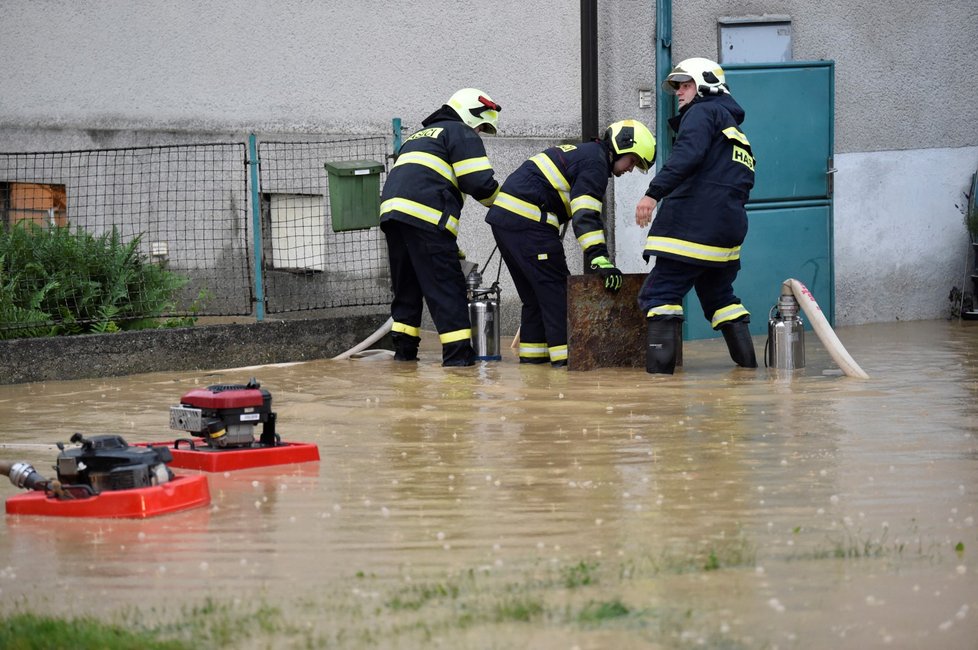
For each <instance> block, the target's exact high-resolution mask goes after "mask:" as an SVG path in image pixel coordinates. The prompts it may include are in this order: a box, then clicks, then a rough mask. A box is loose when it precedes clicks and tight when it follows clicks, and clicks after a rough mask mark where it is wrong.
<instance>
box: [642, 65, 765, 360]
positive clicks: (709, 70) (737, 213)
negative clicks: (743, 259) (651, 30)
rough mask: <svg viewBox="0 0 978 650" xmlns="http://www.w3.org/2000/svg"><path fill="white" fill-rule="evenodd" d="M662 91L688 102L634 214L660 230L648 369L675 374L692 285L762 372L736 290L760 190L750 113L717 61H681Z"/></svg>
mask: <svg viewBox="0 0 978 650" xmlns="http://www.w3.org/2000/svg"><path fill="white" fill-rule="evenodd" d="M662 90H663V91H665V92H666V93H669V94H670V95H676V96H677V97H678V98H679V115H678V116H677V117H674V118H672V119H671V120H670V121H669V125H670V126H671V127H672V129H673V130H674V131H676V140H675V144H674V145H673V150H672V154H671V155H670V156H669V159H668V160H667V161H666V162H665V164H664V165H663V166H662V168H661V169H660V170H659V172H658V173H657V174H656V175H655V177H654V178H653V179H652V181H651V183H649V188H648V190H647V191H646V192H645V196H644V197H642V200H641V201H639V203H638V206H637V207H636V209H635V222H636V223H637V224H638V225H640V226H643V227H645V226H648V225H649V223H650V222H651V224H652V227H651V228H650V229H649V233H648V238H647V240H646V244H645V250H644V251H643V257H645V259H646V260H648V259H649V258H650V257H653V256H654V257H655V258H656V262H655V266H654V267H653V269H652V271H651V272H650V273H649V275H648V277H647V278H646V280H645V283H644V285H643V287H642V290H641V292H640V293H639V306H640V307H641V308H642V310H643V311H644V312H645V314H646V318H647V319H648V331H647V347H646V363H645V368H646V370H647V371H648V372H650V373H660V374H672V373H673V371H674V369H675V366H676V359H677V356H678V353H679V350H678V349H677V345H681V338H680V336H679V332H680V331H681V328H682V323H683V320H684V319H685V315H684V314H683V307H682V302H683V298H684V297H685V296H686V294H687V293H689V290H690V289H692V288H695V289H696V295H697V296H698V297H699V300H700V304H701V305H702V306H703V313H704V315H705V317H706V318H707V320H709V321H710V322H711V325H712V327H713V329H715V330H719V331H720V332H722V333H723V337H724V340H725V341H726V343H727V348H728V350H729V352H730V356H731V358H732V359H733V361H734V362H735V363H736V364H737V365H738V366H743V367H747V368H756V367H757V360H756V357H755V354H754V346H753V341H752V340H751V336H750V329H749V325H748V323H749V322H750V313H749V312H748V311H747V309H746V308H745V307H744V305H742V304H741V302H740V299H739V298H737V296H736V295H734V292H733V282H734V280H735V279H736V277H737V272H738V271H739V270H740V247H741V245H742V244H743V242H744V237H745V236H746V235H747V212H746V209H745V204H746V203H747V199H748V196H749V192H750V190H751V188H752V187H753V186H754V154H753V151H752V150H751V146H750V142H749V141H748V139H747V136H746V135H744V133H743V132H742V131H741V130H740V124H741V123H742V122H743V121H744V117H745V115H744V110H743V109H742V108H741V107H740V105H739V104H738V103H737V102H736V101H734V98H733V97H732V96H731V94H730V90H729V88H728V87H727V84H726V78H725V75H724V73H723V69H722V68H721V67H720V66H719V65H718V64H717V63H715V62H713V61H710V60H709V59H703V58H698V57H697V58H692V59H686V60H684V61H681V62H680V63H679V65H677V66H676V67H675V68H673V70H672V72H670V73H669V75H668V76H667V77H666V79H665V80H664V81H663V82H662ZM657 206H658V213H657V214H656V216H655V220H654V221H653V220H652V213H653V211H654V210H655V209H656V207H657Z"/></svg>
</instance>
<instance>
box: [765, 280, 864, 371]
mask: <svg viewBox="0 0 978 650" xmlns="http://www.w3.org/2000/svg"><path fill="white" fill-rule="evenodd" d="M781 292H782V293H791V294H792V295H794V297H795V300H797V301H798V304H800V305H801V308H802V310H804V312H805V314H806V315H807V316H808V322H809V323H811V325H812V329H813V330H815V334H816V335H817V336H818V338H819V340H820V341H821V342H822V345H824V346H825V349H826V350H828V352H829V356H831V357H832V360H833V361H835V362H836V363H837V364H838V365H839V368H841V369H842V372H844V373H845V374H846V375H847V376H849V377H857V378H859V379H869V375H867V374H866V373H865V372H864V371H863V369H862V368H860V367H859V364H858V363H856V362H855V360H854V359H853V358H852V356H850V355H849V353H848V352H847V351H846V348H845V346H844V345H842V341H840V340H839V337H838V336H836V335H835V332H834V331H833V330H832V327H831V326H830V325H829V321H828V320H827V319H826V318H825V314H823V313H822V308H821V307H819V306H818V303H817V302H815V296H813V295H812V292H811V291H809V290H808V287H806V286H805V285H803V284H802V283H801V282H799V281H798V280H795V279H794V278H788V279H787V280H785V281H784V283H783V284H782V286H781Z"/></svg>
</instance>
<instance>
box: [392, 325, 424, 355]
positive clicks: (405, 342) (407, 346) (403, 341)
mask: <svg viewBox="0 0 978 650" xmlns="http://www.w3.org/2000/svg"><path fill="white" fill-rule="evenodd" d="M391 341H392V342H393V343H394V360H395V361H417V360H418V344H419V343H421V339H419V338H418V337H417V336H411V335H410V334H405V333H403V332H392V333H391Z"/></svg>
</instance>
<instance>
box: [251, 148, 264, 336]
mask: <svg viewBox="0 0 978 650" xmlns="http://www.w3.org/2000/svg"><path fill="white" fill-rule="evenodd" d="M255 142H256V138H255V134H254V133H252V134H250V135H249V136H248V165H250V166H251V223H252V227H253V230H254V246H255V301H256V303H257V304H256V305H255V319H256V320H258V321H261V320H264V318H265V290H264V288H263V287H262V268H261V261H262V246H261V200H260V198H259V194H258V147H257V145H256V144H255Z"/></svg>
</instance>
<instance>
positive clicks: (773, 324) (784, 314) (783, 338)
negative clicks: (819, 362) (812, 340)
mask: <svg viewBox="0 0 978 650" xmlns="http://www.w3.org/2000/svg"><path fill="white" fill-rule="evenodd" d="M767 365H768V367H770V368H779V369H781V370H795V369H796V368H804V367H805V324H804V323H803V322H802V320H801V317H800V316H799V315H798V301H797V300H795V296H794V295H793V294H792V293H791V291H790V289H788V291H787V292H785V291H782V293H781V297H780V298H778V303H777V304H776V305H774V306H773V307H771V311H770V313H769V316H768V322H767Z"/></svg>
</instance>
